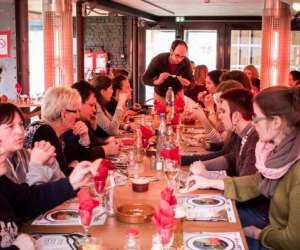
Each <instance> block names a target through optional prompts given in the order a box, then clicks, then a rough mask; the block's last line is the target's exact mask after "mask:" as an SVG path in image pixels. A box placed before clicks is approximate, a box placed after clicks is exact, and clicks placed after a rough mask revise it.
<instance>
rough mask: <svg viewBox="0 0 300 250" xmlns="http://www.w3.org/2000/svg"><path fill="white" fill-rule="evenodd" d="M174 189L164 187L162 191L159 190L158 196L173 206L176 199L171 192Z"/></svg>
mask: <svg viewBox="0 0 300 250" xmlns="http://www.w3.org/2000/svg"><path fill="white" fill-rule="evenodd" d="M173 192H174V190H173V189H170V188H168V187H167V188H165V189H164V190H163V191H161V192H160V197H161V199H162V200H165V201H166V202H168V204H169V205H170V206H174V205H176V204H177V200H176V197H175V195H174V194H173Z"/></svg>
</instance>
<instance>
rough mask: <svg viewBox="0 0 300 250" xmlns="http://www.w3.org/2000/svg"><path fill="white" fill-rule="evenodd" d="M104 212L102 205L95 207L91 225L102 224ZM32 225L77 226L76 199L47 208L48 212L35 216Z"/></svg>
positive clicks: (78, 220)
mask: <svg viewBox="0 0 300 250" xmlns="http://www.w3.org/2000/svg"><path fill="white" fill-rule="evenodd" d="M106 217H107V215H106V213H105V209H104V208H103V207H97V208H95V209H94V211H93V222H92V224H91V225H104V223H105V220H106ZM32 225H47V226H52V225H53V226H72V225H73V226H77V225H81V224H80V217H79V214H78V200H77V199H72V200H70V201H67V202H65V203H63V204H61V205H59V206H58V207H56V208H54V209H52V210H49V211H48V212H46V213H44V214H42V215H40V216H39V217H37V218H36V219H35V220H34V221H33V222H32Z"/></svg>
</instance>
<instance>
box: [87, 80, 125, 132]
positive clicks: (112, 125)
mask: <svg viewBox="0 0 300 250" xmlns="http://www.w3.org/2000/svg"><path fill="white" fill-rule="evenodd" d="M91 83H92V85H93V86H94V88H95V90H96V95H97V96H96V97H97V102H98V108H97V114H96V118H97V125H98V126H99V127H100V128H101V129H102V130H103V132H102V133H101V132H100V131H98V132H97V133H98V135H99V136H101V135H102V137H104V136H105V135H106V136H111V135H118V134H119V132H120V131H119V129H120V128H122V127H121V123H122V122H123V120H124V112H125V110H126V102H127V100H128V95H129V94H128V93H120V94H119V98H118V104H117V107H116V111H115V113H114V115H113V116H112V115H111V114H110V113H109V112H108V111H107V109H106V104H107V103H108V102H109V101H110V100H111V98H112V93H113V89H112V82H111V79H110V78H108V77H106V76H97V77H95V78H93V79H92V81H91Z"/></svg>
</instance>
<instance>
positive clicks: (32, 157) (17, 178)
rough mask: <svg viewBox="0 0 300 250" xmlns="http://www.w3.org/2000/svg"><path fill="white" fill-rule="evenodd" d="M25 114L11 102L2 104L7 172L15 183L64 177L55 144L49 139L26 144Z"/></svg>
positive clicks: (0, 140)
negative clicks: (29, 146)
mask: <svg viewBox="0 0 300 250" xmlns="http://www.w3.org/2000/svg"><path fill="white" fill-rule="evenodd" d="M24 135H25V132H24V117H23V114H22V112H21V111H20V110H19V109H18V108H17V107H16V106H15V105H14V104H11V103H2V104H0V147H2V149H3V153H4V155H5V165H7V172H6V176H7V177H8V178H9V179H10V180H11V181H13V182H15V183H19V184H21V183H25V182H27V183H28V184H29V185H32V184H40V183H46V182H50V181H54V180H58V179H60V178H62V177H64V174H63V173H62V172H61V171H60V169H59V165H58V163H57V161H56V160H55V148H54V147H53V146H52V145H51V144H50V143H49V142H46V141H39V142H36V143H34V146H33V148H32V150H31V152H30V154H29V152H28V151H27V150H26V149H24V148H23V144H24Z"/></svg>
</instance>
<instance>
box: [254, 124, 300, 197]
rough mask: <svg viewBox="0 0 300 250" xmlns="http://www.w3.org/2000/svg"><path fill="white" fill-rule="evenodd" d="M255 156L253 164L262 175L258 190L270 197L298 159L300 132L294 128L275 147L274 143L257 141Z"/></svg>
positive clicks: (299, 157) (299, 154)
mask: <svg viewBox="0 0 300 250" xmlns="http://www.w3.org/2000/svg"><path fill="white" fill-rule="evenodd" d="M255 157H256V163H255V166H256V168H257V169H258V171H259V172H260V173H261V175H262V176H263V179H262V181H261V183H260V185H259V187H260V190H261V192H262V194H264V195H265V196H266V197H269V198H270V197H272V195H273V193H274V192H275V189H276V187H277V184H278V182H279V180H280V178H282V177H283V176H284V175H285V174H286V173H287V172H288V171H289V169H290V168H291V167H292V166H293V165H294V163H295V162H296V161H298V160H299V159H300V133H299V132H298V130H294V131H293V132H292V133H290V134H289V135H287V136H286V137H285V138H284V139H283V140H282V141H281V142H280V144H279V145H278V146H277V147H276V146H275V145H274V143H270V142H263V141H258V142H257V144H256V148H255Z"/></svg>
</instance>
